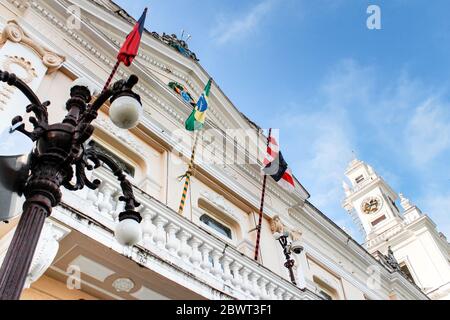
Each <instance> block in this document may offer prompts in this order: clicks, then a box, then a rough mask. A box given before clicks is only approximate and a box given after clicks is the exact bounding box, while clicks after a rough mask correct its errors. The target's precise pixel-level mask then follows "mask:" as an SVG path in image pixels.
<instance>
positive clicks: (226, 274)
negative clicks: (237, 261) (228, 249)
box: [222, 256, 233, 283]
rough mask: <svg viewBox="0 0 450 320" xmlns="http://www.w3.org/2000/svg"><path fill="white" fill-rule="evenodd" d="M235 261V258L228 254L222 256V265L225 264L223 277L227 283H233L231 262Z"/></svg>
mask: <svg viewBox="0 0 450 320" xmlns="http://www.w3.org/2000/svg"><path fill="white" fill-rule="evenodd" d="M232 262H233V259H231V258H230V257H227V256H223V257H222V265H223V275H222V279H223V280H224V281H225V282H226V283H231V279H233V275H232V274H231V270H230V264H231V263H232Z"/></svg>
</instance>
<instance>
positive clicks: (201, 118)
mask: <svg viewBox="0 0 450 320" xmlns="http://www.w3.org/2000/svg"><path fill="white" fill-rule="evenodd" d="M211 83H212V79H209V81H208V84H207V85H206V87H205V90H204V91H203V93H202V95H201V96H200V98H199V99H198V102H197V105H196V106H195V107H194V110H193V111H192V113H191V115H190V116H189V118H188V119H187V120H186V122H185V127H186V130H188V131H195V130H200V129H202V128H203V125H204V124H205V120H206V110H208V98H209V92H210V91H211Z"/></svg>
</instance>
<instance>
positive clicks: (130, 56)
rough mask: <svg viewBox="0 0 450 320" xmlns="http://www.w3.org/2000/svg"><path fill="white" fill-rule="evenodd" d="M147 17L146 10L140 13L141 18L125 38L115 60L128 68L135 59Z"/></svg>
mask: <svg viewBox="0 0 450 320" xmlns="http://www.w3.org/2000/svg"><path fill="white" fill-rule="evenodd" d="M146 17H147V8H145V10H144V13H142V16H141V18H140V19H139V20H138V22H137V23H136V25H135V26H134V28H133V30H132V31H131V32H130V34H129V35H128V36H127V38H126V40H125V42H124V44H123V45H122V48H120V52H119V55H118V56H117V60H118V61H120V62H123V64H124V65H126V66H127V67H129V66H130V65H131V63H132V62H133V60H134V58H136V56H137V53H138V50H139V45H140V44H141V38H142V33H143V32H144V25H145V18H146Z"/></svg>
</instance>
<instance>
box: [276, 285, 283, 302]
mask: <svg viewBox="0 0 450 320" xmlns="http://www.w3.org/2000/svg"><path fill="white" fill-rule="evenodd" d="M284 292H285V290H284V289H281V288H280V287H278V288H276V289H275V296H276V297H277V300H283V294H284Z"/></svg>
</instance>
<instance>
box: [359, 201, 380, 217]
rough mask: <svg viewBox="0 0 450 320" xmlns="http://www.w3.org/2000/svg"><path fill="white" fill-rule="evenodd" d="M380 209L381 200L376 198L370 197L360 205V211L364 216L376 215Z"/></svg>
mask: <svg viewBox="0 0 450 320" xmlns="http://www.w3.org/2000/svg"><path fill="white" fill-rule="evenodd" d="M380 209H381V200H380V198H377V197H371V198H367V199H366V200H364V201H363V202H362V204H361V210H362V212H364V213H365V214H372V213H377V212H378V211H380Z"/></svg>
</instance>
